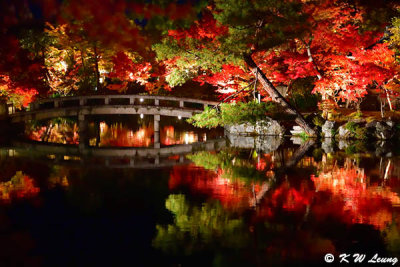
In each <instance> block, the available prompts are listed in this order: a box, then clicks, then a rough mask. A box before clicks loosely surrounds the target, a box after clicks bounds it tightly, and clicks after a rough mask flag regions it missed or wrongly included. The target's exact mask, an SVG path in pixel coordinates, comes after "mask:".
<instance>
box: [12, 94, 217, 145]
mask: <svg viewBox="0 0 400 267" xmlns="http://www.w3.org/2000/svg"><path fill="white" fill-rule="evenodd" d="M216 104H218V102H213V101H205V100H198V99H191V98H179V97H170V96H149V95H96V96H76V97H63V98H51V99H43V100H39V101H36V102H33V103H32V104H31V105H30V109H29V111H21V112H15V109H14V108H13V107H9V108H8V113H9V117H10V118H11V122H12V123H20V122H26V121H29V120H46V119H51V118H56V117H71V116H76V117H78V121H79V131H80V133H79V134H80V139H81V140H82V141H83V142H81V145H85V144H86V143H87V142H88V140H87V138H85V137H86V132H87V121H86V116H88V115H109V114H116V115H117V114H118V115H121V114H129V115H132V114H140V115H153V116H154V146H155V147H156V148H159V147H160V125H159V122H160V116H173V117H178V118H189V117H191V116H192V115H193V114H195V113H199V112H202V111H203V110H204V107H206V106H209V105H216Z"/></svg>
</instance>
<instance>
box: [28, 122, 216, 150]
mask: <svg viewBox="0 0 400 267" xmlns="http://www.w3.org/2000/svg"><path fill="white" fill-rule="evenodd" d="M114 121H115V119H114V120H109V121H102V120H92V121H89V122H88V134H89V136H88V138H89V142H88V143H89V145H90V146H96V147H152V146H154V143H155V132H154V125H153V122H152V121H151V119H150V118H145V119H139V120H136V119H134V120H127V119H125V120H121V121H120V122H114ZM164 121H165V122H164ZM161 124H162V125H161V127H160V132H157V133H156V134H157V135H158V136H159V138H157V140H159V141H157V142H160V145H162V146H171V145H179V144H192V143H195V142H204V141H207V139H212V138H215V137H216V136H221V135H222V132H221V133H219V134H218V135H215V134H214V132H215V131H208V130H195V129H192V128H193V127H191V126H189V125H188V124H187V123H185V122H182V121H180V123H178V124H177V123H175V122H174V121H173V119H165V120H163V121H162V122H161ZM210 134H211V136H209V137H207V135H210ZM25 136H26V137H27V138H28V139H29V140H32V141H38V142H45V143H55V144H69V145H75V144H79V143H80V136H79V127H78V126H77V122H76V120H74V119H66V118H57V119H53V120H50V121H44V122H38V121H31V122H30V123H29V124H27V126H26V129H25Z"/></svg>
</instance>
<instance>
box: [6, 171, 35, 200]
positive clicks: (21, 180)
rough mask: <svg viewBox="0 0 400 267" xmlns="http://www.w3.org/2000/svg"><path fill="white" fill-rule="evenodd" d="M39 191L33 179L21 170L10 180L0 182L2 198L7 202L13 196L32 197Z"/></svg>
mask: <svg viewBox="0 0 400 267" xmlns="http://www.w3.org/2000/svg"><path fill="white" fill-rule="evenodd" d="M39 191H40V189H39V188H38V187H36V186H35V185H34V181H33V179H32V178H31V177H29V176H27V175H25V174H23V173H22V172H20V171H19V172H17V173H16V174H15V175H14V176H13V177H12V178H11V180H10V181H7V182H2V183H0V199H1V200H2V201H5V202H10V201H11V199H13V198H26V197H31V196H34V195H36V194H38V193H39Z"/></svg>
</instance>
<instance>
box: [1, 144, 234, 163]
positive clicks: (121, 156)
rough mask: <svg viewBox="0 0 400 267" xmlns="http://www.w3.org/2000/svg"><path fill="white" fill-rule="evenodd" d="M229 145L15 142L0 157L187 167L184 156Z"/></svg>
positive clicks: (62, 161) (63, 161) (60, 161)
mask: <svg viewBox="0 0 400 267" xmlns="http://www.w3.org/2000/svg"><path fill="white" fill-rule="evenodd" d="M225 146H226V140H225V139H223V138H221V139H216V140H209V141H206V142H197V143H192V144H187V145H175V146H169V147H162V148H99V147H93V148H91V147H86V148H85V149H84V150H82V149H80V148H79V147H77V146H70V145H49V144H40V143H23V142H14V143H13V147H12V148H6V149H0V156H1V154H3V156H6V157H26V158H32V159H47V160H52V161H54V162H58V163H64V164H72V165H76V164H83V165H84V166H88V167H99V166H106V167H109V168H157V167H166V166H173V165H177V164H187V163H189V161H188V160H187V159H185V155H186V154H189V153H192V152H196V151H204V150H208V151H213V150H218V149H220V148H223V147H225Z"/></svg>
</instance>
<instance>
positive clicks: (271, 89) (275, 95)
mask: <svg viewBox="0 0 400 267" xmlns="http://www.w3.org/2000/svg"><path fill="white" fill-rule="evenodd" d="M244 60H245V62H246V64H247V66H248V67H249V68H250V70H251V71H252V72H253V74H254V75H255V76H256V79H258V80H259V81H260V83H261V84H262V86H263V88H264V90H265V91H267V93H268V94H269V96H270V97H271V98H272V101H275V102H277V103H279V104H281V105H282V106H283V107H284V108H285V110H286V112H288V113H289V114H292V115H295V116H296V120H295V121H296V123H297V124H298V125H299V126H300V127H301V128H303V129H304V131H305V132H306V133H307V134H308V135H310V136H315V131H314V129H313V128H312V127H311V126H310V125H309V123H307V122H306V121H305V119H304V117H303V115H301V113H300V112H298V111H297V110H296V109H295V108H294V107H292V105H290V103H289V102H288V101H287V100H286V99H285V98H284V97H283V96H282V95H281V94H280V93H279V91H278V90H276V88H275V86H274V85H273V84H272V83H271V82H270V80H268V78H267V77H266V76H265V74H264V73H263V72H262V71H261V69H260V68H259V67H258V66H257V64H256V63H255V62H254V60H253V58H252V57H251V55H246V56H244Z"/></svg>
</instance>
